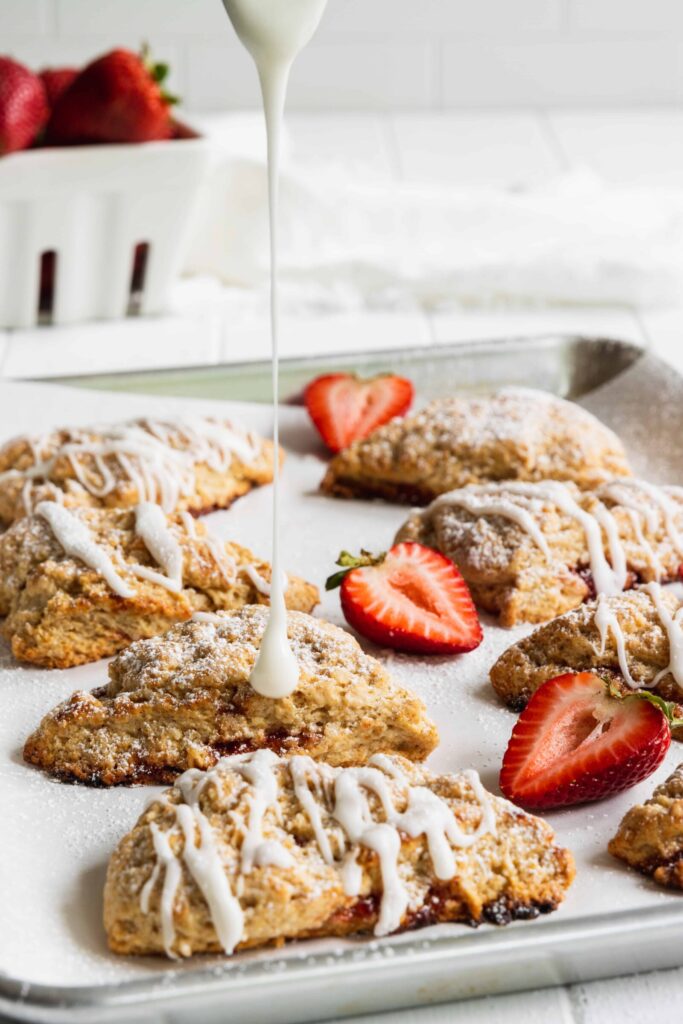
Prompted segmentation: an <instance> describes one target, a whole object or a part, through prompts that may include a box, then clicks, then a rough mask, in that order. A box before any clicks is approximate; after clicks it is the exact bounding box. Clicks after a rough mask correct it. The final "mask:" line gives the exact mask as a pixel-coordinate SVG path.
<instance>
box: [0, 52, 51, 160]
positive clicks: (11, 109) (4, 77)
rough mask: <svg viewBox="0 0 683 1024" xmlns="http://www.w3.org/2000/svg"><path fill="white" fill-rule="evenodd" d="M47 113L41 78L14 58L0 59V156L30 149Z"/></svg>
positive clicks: (45, 119)
mask: <svg viewBox="0 0 683 1024" xmlns="http://www.w3.org/2000/svg"><path fill="white" fill-rule="evenodd" d="M48 114H49V109H48V105H47V97H46V95H45V87H44V86H43V83H42V82H41V80H40V78H39V77H38V75H34V74H33V72H32V71H29V69H28V68H25V67H24V65H23V64H19V62H18V61H16V60H12V58H11V57H0V156H4V155H5V154H6V153H14V152H15V151H16V150H18V149H26V148H27V147H28V146H30V145H31V143H32V142H33V141H34V140H35V138H36V136H37V135H38V133H39V132H40V131H42V129H43V127H44V125H45V122H46V121H47V118H48Z"/></svg>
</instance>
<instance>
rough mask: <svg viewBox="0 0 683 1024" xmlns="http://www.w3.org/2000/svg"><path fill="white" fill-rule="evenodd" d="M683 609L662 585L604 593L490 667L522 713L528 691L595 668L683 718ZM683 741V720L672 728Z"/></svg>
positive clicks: (507, 698) (500, 688)
mask: <svg viewBox="0 0 683 1024" xmlns="http://www.w3.org/2000/svg"><path fill="white" fill-rule="evenodd" d="M682 615H683V606H681V605H680V604H679V601H678V600H677V598H676V597H675V596H674V594H672V593H671V592H670V591H666V590H663V589H662V588H661V587H660V586H659V584H657V583H648V584H646V585H645V586H644V587H639V588H637V589H636V590H631V591H629V592H628V593H627V594H620V595H619V596H617V597H604V596H601V597H599V598H598V599H597V600H596V601H590V602H588V603H587V604H585V605H582V606H581V607H580V608H577V609H575V610H574V611H571V612H568V613H567V614H566V615H562V616H560V617H559V618H557V619H553V621H552V622H548V623H546V625H545V626H541V627H540V628H539V629H537V630H535V631H534V632H533V633H532V634H531V635H530V636H528V637H526V638H525V639H524V640H520V641H519V643H516V644H513V645H512V647H509V648H508V649H507V651H505V652H504V653H503V654H502V655H501V656H500V658H499V659H498V661H497V662H496V663H495V665H494V666H493V668H492V669H491V673H490V674H491V682H492V683H493V688H494V689H495V691H496V693H497V694H498V696H499V697H500V698H501V699H502V700H503V701H504V702H505V703H506V704H507V705H508V706H509V707H511V708H512V709H513V710H515V711H521V710H522V708H524V707H525V705H526V703H527V701H528V700H529V698H530V697H531V694H532V693H534V691H535V690H537V689H538V687H539V686H540V685H541V683H543V682H545V680H546V679H552V678H554V677H555V676H559V675H563V674H564V673H565V672H595V673H597V675H599V676H603V677H604V678H605V679H610V680H613V681H614V682H616V683H617V684H619V685H620V686H622V687H624V689H627V688H629V687H630V688H631V689H647V690H652V691H654V692H655V693H657V694H659V696H661V697H664V698H665V699H666V700H669V701H673V702H674V704H675V705H677V708H676V710H675V714H676V717H677V718H683V657H682V655H683V632H682V623H681V616H682ZM674 735H675V736H677V738H683V725H681V727H679V728H677V729H675V730H674Z"/></svg>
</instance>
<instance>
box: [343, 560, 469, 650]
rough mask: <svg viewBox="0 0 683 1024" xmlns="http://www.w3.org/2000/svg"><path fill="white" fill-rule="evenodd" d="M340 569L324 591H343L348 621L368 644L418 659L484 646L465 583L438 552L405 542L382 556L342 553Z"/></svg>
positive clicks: (344, 607) (344, 609) (449, 562)
mask: <svg viewBox="0 0 683 1024" xmlns="http://www.w3.org/2000/svg"><path fill="white" fill-rule="evenodd" d="M337 565H340V566H342V570H341V572H337V573H335V574H334V575H333V576H330V578H329V579H328V581H327V583H326V585H325V586H326V589H327V590H333V589H334V588H335V587H338V586H341V592H340V596H341V606H342V611H343V612H344V615H345V617H346V621H347V622H348V623H349V625H350V626H353V628H354V629H356V630H357V631H358V632H359V633H360V634H362V636H365V637H367V638H368V640H372V641H374V642H375V643H376V644H380V645H381V646H382V647H393V648H394V649H395V650H397V651H410V652H412V653H414V654H463V653H464V652H465V651H472V650H474V648H475V647H478V646H479V644H480V643H481V641H482V632H481V626H480V624H479V619H478V617H477V612H476V609H475V607H474V602H473V601H472V598H471V596H470V592H469V590H468V589H467V584H466V583H465V581H464V579H463V578H462V576H461V575H460V573H459V572H458V570H457V569H456V567H455V566H454V565H453V563H452V562H451V561H450V560H449V559H448V558H445V557H444V556H443V555H442V554H441V553H440V552H438V551H433V550H432V549H431V548H428V547H425V546H424V544H415V543H413V542H412V541H406V542H404V543H402V544H396V545H395V546H394V547H393V548H391V550H390V551H388V552H387V553H386V554H383V555H379V556H373V555H371V554H369V553H368V552H367V551H362V552H361V554H360V557H358V558H356V557H354V556H353V555H351V554H349V552H348V551H342V553H341V555H340V556H339V560H338V562H337Z"/></svg>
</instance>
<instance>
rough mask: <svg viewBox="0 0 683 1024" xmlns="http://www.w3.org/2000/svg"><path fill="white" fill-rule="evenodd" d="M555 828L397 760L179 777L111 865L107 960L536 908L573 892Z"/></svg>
mask: <svg viewBox="0 0 683 1024" xmlns="http://www.w3.org/2000/svg"><path fill="white" fill-rule="evenodd" d="M573 875H574V864H573V860H572V856H571V854H570V853H569V852H568V851H567V850H564V849H562V848H560V847H558V846H556V845H555V837H554V833H553V831H552V829H551V828H550V826H549V825H547V824H546V822H544V821H542V820H541V819H540V818H535V817H532V816H531V815H530V814H526V813H525V812H524V811H521V810H519V809H518V808H516V807H514V806H513V805H512V804H510V803H508V802H507V801H506V800H501V799H499V798H497V797H494V796H491V794H489V793H487V792H486V791H485V790H484V788H483V787H482V785H481V783H480V781H479V778H478V776H477V774H476V772H471V771H465V772H461V773H460V774H458V775H441V776H439V775H433V774H431V773H430V772H429V771H427V770H426V769H425V768H422V767H418V766H415V765H413V764H411V763H409V762H407V761H405V760H404V759H402V758H390V757H378V758H374V759H373V760H372V761H371V763H370V765H369V766H366V767H363V768H341V769H340V768H333V767H331V766H330V765H329V764H321V763H316V762H315V761H313V760H312V759H311V758H310V757H306V756H294V757H289V758H286V759H281V758H278V757H276V756H275V755H274V754H272V753H271V752H269V751H260V752H258V753H257V754H255V755H252V756H250V757H226V758H224V759H223V760H222V761H220V762H219V763H218V764H217V765H216V767H215V768H213V769H212V770H211V771H209V772H206V773H204V772H197V771H193V772H188V773H187V774H186V775H183V776H182V777H181V778H180V779H179V780H178V781H177V783H176V785H175V786H174V787H173V789H171V790H168V791H167V792H166V793H165V794H164V795H163V796H162V797H161V798H160V799H158V800H156V801H155V802H154V803H153V804H152V805H151V806H149V807H148V808H147V810H146V811H145V812H144V813H143V815H142V816H141V817H140V819H139V820H138V822H137V824H136V825H135V827H134V828H133V830H132V831H131V832H130V833H129V834H128V835H127V836H125V837H124V838H123V839H122V841H121V842H120V844H119V846H118V848H117V849H116V851H115V852H114V854H113V856H112V858H111V861H110V863H109V870H108V872H107V881H106V885H105V891H104V924H105V928H106V931H107V936H108V939H109V946H110V948H111V949H112V950H113V951H114V952H115V953H126V954H130V953H133V954H140V953H143V954H144V953H164V952H165V953H166V954H167V955H168V956H171V957H179V956H182V957H186V956H192V955H193V954H196V953H227V954H231V953H233V952H234V951H235V950H239V949H246V948H248V947H254V946H264V945H268V944H273V943H276V944H280V943H281V942H283V941H284V940H286V939H303V938H311V937H324V936H344V935H349V934H352V933H371V932H374V934H375V935H378V936H381V935H387V934H390V933H392V932H396V931H401V930H405V929H408V928H419V927H422V926H425V925H429V924H433V923H436V922H442V921H460V922H463V923H466V924H478V923H479V922H482V921H490V922H493V923H495V924H505V923H507V922H508V921H511V920H513V919H515V918H521V919H529V918H533V917H536V916H537V915H538V914H542V913H548V912H550V911H552V910H554V909H555V908H556V907H557V906H558V904H559V903H561V901H562V899H563V898H564V895H565V893H566V891H567V889H568V887H569V885H570V884H571V881H572V878H573Z"/></svg>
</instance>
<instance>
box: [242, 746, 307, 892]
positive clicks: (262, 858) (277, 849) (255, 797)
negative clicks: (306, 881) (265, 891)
mask: <svg viewBox="0 0 683 1024" xmlns="http://www.w3.org/2000/svg"><path fill="white" fill-rule="evenodd" d="M279 762H280V759H279V757H278V756H277V754H274V753H273V752H272V750H257V751H256V752H255V753H254V755H253V756H252V757H251V758H249V760H248V761H244V762H242V763H241V764H239V763H238V764H236V765H235V769H236V771H238V772H239V774H240V775H241V776H242V777H243V778H244V779H246V781H247V782H249V783H250V784H251V787H252V792H251V794H250V796H249V823H248V825H247V830H246V833H245V835H244V839H243V841H242V850H241V854H242V874H244V875H248V874H249V873H250V872H251V870H252V868H253V866H254V864H256V865H257V866H259V867H265V866H266V865H267V864H274V865H276V866H277V867H288V866H289V865H291V864H293V863H294V861H293V859H292V855H291V854H290V853H289V851H288V850H286V849H285V848H284V846H283V845H282V844H281V843H277V842H275V841H274V840H269V841H266V840H264V837H263V819H264V818H265V816H266V811H267V810H268V809H269V808H270V807H273V806H274V805H275V804H276V803H277V794H278V783H277V777H276V776H275V772H274V769H275V767H276V766H277V765H278V764H279ZM272 858H275V859H274V860H273V859H272Z"/></svg>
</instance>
